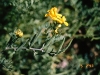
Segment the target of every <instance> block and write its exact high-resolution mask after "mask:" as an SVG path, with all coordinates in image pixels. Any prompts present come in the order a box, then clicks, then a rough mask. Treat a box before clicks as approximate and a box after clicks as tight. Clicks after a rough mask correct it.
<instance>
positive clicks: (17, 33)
mask: <svg viewBox="0 0 100 75" xmlns="http://www.w3.org/2000/svg"><path fill="white" fill-rule="evenodd" d="M15 34H16V36H17V37H22V36H23V32H22V31H21V30H20V29H17V30H16V31H15Z"/></svg>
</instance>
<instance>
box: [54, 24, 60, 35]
mask: <svg viewBox="0 0 100 75" xmlns="http://www.w3.org/2000/svg"><path fill="white" fill-rule="evenodd" d="M60 27H61V24H59V25H58V26H57V28H56V29H55V33H58V29H59V28H60Z"/></svg>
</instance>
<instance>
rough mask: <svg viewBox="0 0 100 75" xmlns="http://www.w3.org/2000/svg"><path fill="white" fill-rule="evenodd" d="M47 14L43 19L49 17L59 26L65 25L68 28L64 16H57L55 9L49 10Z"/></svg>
mask: <svg viewBox="0 0 100 75" xmlns="http://www.w3.org/2000/svg"><path fill="white" fill-rule="evenodd" d="M47 12H48V13H47V14H46V15H45V17H50V18H51V19H52V20H54V21H56V22H58V23H60V24H65V25H66V26H68V23H67V22H66V18H65V16H62V15H61V14H58V12H57V8H56V7H53V8H51V9H50V10H48V11H47Z"/></svg>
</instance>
